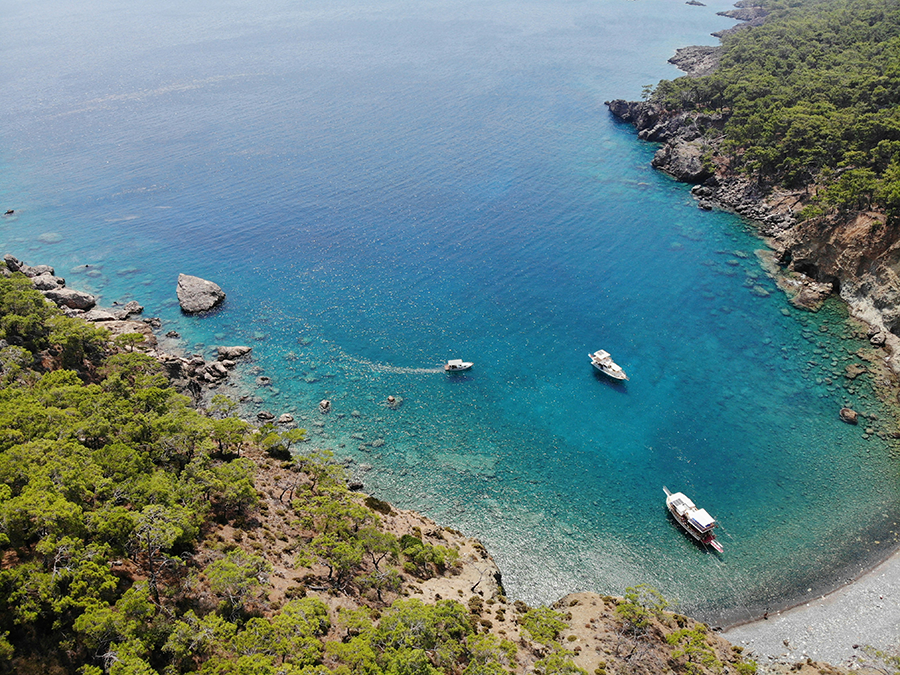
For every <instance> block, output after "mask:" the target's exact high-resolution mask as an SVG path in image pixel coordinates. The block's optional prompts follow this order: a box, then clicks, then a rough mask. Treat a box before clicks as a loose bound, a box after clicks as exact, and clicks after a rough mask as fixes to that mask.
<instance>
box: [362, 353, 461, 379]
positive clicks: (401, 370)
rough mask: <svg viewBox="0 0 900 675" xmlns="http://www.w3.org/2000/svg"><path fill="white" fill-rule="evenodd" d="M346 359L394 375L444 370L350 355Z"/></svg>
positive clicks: (423, 373) (430, 372) (431, 372)
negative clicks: (388, 362) (406, 365)
mask: <svg viewBox="0 0 900 675" xmlns="http://www.w3.org/2000/svg"><path fill="white" fill-rule="evenodd" d="M347 360H349V361H353V362H354V363H358V364H359V365H361V366H365V367H367V368H370V369H372V370H374V371H375V372H376V373H391V374H394V375H432V374H434V373H442V372H444V369H443V368H405V367H402V366H390V365H388V364H386V363H375V362H374V361H368V360H366V359H358V358H355V357H352V356H347Z"/></svg>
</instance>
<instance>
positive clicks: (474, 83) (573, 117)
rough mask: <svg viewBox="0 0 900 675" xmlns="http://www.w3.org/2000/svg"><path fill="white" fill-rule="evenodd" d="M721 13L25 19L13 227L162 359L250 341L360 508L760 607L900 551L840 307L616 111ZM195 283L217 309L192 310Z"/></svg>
mask: <svg viewBox="0 0 900 675" xmlns="http://www.w3.org/2000/svg"><path fill="white" fill-rule="evenodd" d="M727 8H728V4H727V3H724V2H711V3H708V6H707V7H695V6H689V5H671V4H670V3H665V2H662V0H640V1H639V2H621V3H619V2H599V3H597V2H595V3H589V2H581V1H576V2H562V1H561V0H547V1H545V2H525V3H511V2H502V1H490V2H486V3H484V2H482V3H467V2H444V3H438V2H424V3H417V4H416V5H414V6H410V5H407V4H404V3H399V2H391V1H390V0H384V1H377V2H376V1H371V2H362V3H341V2H337V3H335V2H331V3H322V2H311V3H307V4H304V5H302V6H297V5H295V4H291V3H287V2H274V1H267V2H263V3H255V4H253V5H250V4H249V3H246V2H245V1H244V0H232V1H231V2H225V3H215V4H213V3H199V4H196V5H192V6H191V7H189V8H185V7H183V6H181V5H179V4H176V3H172V2H162V3H155V4H154V7H152V8H135V7H132V6H130V5H125V4H123V3H121V2H118V1H116V0H101V1H99V2H97V3H92V4H91V5H89V6H84V7H78V8H71V7H68V6H67V5H66V4H65V3H62V2H58V1H56V0H39V1H38V2H35V3H30V4H29V5H27V6H23V7H19V8H17V9H16V10H15V12H14V13H15V15H16V16H15V20H16V22H17V25H18V26H19V29H18V32H17V34H18V35H19V36H21V40H20V41H18V42H17V43H16V44H15V45H13V44H12V43H10V42H8V43H6V44H4V45H3V46H2V47H0V49H2V50H3V58H4V62H5V63H7V64H9V67H8V68H7V69H6V72H5V73H4V82H3V84H4V91H5V92H6V97H7V101H8V102H9V106H8V107H7V109H6V110H4V111H3V112H2V113H0V133H2V138H3V147H4V148H5V150H4V152H3V155H2V162H3V168H4V172H3V175H4V181H3V184H2V187H0V194H2V197H3V200H4V201H3V205H4V209H3V210H5V209H6V208H14V209H15V210H16V214H15V216H14V217H12V218H7V219H4V220H3V221H2V222H0V240H2V242H3V249H4V252H7V251H8V252H11V253H13V254H14V255H16V256H18V257H20V258H22V259H24V260H26V261H27V262H29V263H32V264H35V263H47V264H52V265H54V266H55V267H56V269H57V273H58V274H60V275H61V276H64V277H66V278H67V282H68V284H69V285H70V286H72V287H76V288H82V289H84V290H89V291H92V292H95V293H98V294H100V295H101V296H102V304H105V305H107V306H108V305H110V304H112V302H113V301H125V300H129V299H132V298H134V299H137V300H139V301H140V302H141V304H143V305H145V307H147V313H148V314H150V315H158V316H160V317H161V318H162V320H163V322H164V327H163V332H165V331H169V330H175V331H177V332H178V333H180V335H181V339H180V340H178V341H177V342H176V343H174V344H171V345H170V346H171V347H173V348H176V347H177V348H180V349H182V350H184V351H187V352H200V353H209V352H210V350H211V349H212V347H213V346H214V345H218V344H249V345H251V346H253V348H254V352H253V361H252V363H251V364H250V365H249V366H248V368H247V369H246V371H245V372H244V380H243V384H242V385H241V392H240V393H245V394H246V395H248V396H249V397H250V400H249V401H248V404H247V406H246V413H247V414H249V415H255V413H256V412H258V411H259V410H263V409H267V410H271V411H272V412H274V413H275V414H276V415H277V414H280V413H283V412H290V413H292V414H294V415H295V417H296V418H297V419H298V421H299V422H300V423H301V424H302V426H304V427H305V428H307V429H308V430H309V435H310V438H311V440H310V444H311V445H314V446H319V447H327V448H330V449H332V450H334V451H335V453H336V454H337V456H338V457H339V458H342V459H346V460H347V461H348V462H349V464H348V466H349V467H350V470H351V472H352V473H353V474H354V475H355V476H356V477H358V478H359V479H360V480H362V482H363V483H364V484H365V486H366V490H367V491H370V492H372V493H374V494H376V495H377V496H379V497H380V498H382V499H386V500H389V501H391V502H393V503H394V504H396V505H397V506H398V507H401V508H415V509H417V510H420V511H422V512H424V513H426V514H428V515H429V516H431V517H433V518H435V519H436V520H438V521H439V522H441V523H442V524H446V525H450V526H452V527H455V528H458V529H460V530H463V531H465V532H467V533H469V534H472V535H474V536H478V537H480V538H481V539H482V540H483V541H484V542H485V544H486V546H487V547H488V550H489V551H491V552H492V554H493V555H494V556H495V558H496V560H497V562H498V564H499V566H500V568H501V569H502V570H503V574H504V584H505V587H506V590H507V593H508V594H509V595H510V597H512V598H521V599H523V600H525V601H527V602H529V603H540V602H552V601H553V600H555V599H556V598H558V597H560V596H561V595H563V594H565V593H567V592H570V591H575V590H594V591H598V592H601V593H603V592H608V593H621V592H622V591H623V590H624V588H625V587H626V586H629V585H633V584H636V583H649V584H651V585H653V586H655V587H657V588H658V589H659V590H660V591H662V592H663V594H664V595H666V596H667V597H669V598H671V599H672V600H675V601H677V602H678V603H679V606H680V608H681V611H684V612H685V613H690V614H693V615H696V616H699V617H701V618H704V619H707V620H709V621H713V622H717V623H728V622H734V621H740V620H743V619H746V618H750V617H751V616H753V615H758V614H761V613H762V611H764V610H765V609H766V608H770V609H774V608H776V607H779V606H782V605H785V604H790V603H792V602H797V601H800V600H802V599H804V598H806V597H810V596H811V595H815V594H817V593H820V592H822V591H823V590H824V589H826V588H829V587H833V586H834V585H837V584H839V583H841V582H843V581H846V580H847V579H848V578H850V577H852V576H854V575H855V574H857V573H858V572H859V570H861V569H863V568H864V567H867V566H868V565H870V564H871V563H872V562H873V561H875V560H877V559H880V558H881V557H883V556H884V555H886V554H887V553H888V552H889V551H890V550H892V548H893V547H894V546H895V545H896V538H895V534H894V533H895V532H896V529H897V528H896V522H897V516H898V513H897V511H898V504H900V499H898V497H900V494H898V481H897V472H898V464H897V461H896V458H895V457H894V456H893V455H892V447H891V445H890V443H889V441H888V440H886V439H887V438H888V437H889V432H890V431H891V430H892V426H891V417H890V415H891V412H890V411H889V410H885V409H883V408H882V406H881V405H880V404H879V403H878V401H877V399H876V397H875V395H874V390H873V387H874V385H875V382H874V379H873V376H872V375H869V374H866V375H861V376H860V377H858V378H856V379H855V380H847V379H846V378H845V377H844V375H843V373H844V369H845V367H846V366H847V365H850V364H854V363H864V361H863V358H862V356H860V350H864V351H863V352H862V355H863V356H871V358H877V354H873V353H870V352H867V351H865V350H867V349H868V347H867V343H866V342H865V340H864V339H861V338H860V336H859V334H858V329H857V328H856V327H854V326H853V325H852V324H851V323H850V322H849V321H848V320H847V317H846V315H845V314H844V312H843V310H842V308H841V306H840V305H839V304H837V303H832V304H829V305H828V306H827V307H826V308H824V309H823V310H822V311H821V312H819V313H818V314H815V315H813V314H806V313H802V312H799V311H798V310H795V309H793V308H792V307H790V306H789V305H788V304H787V302H786V300H785V299H784V297H783V296H782V294H781V293H780V292H779V291H778V290H777V288H776V286H775V284H774V283H773V282H772V281H771V279H769V278H768V277H767V276H766V274H765V272H764V271H763V268H762V267H761V265H760V263H759V261H758V258H757V251H758V250H759V249H761V248H763V245H762V244H761V242H760V241H759V240H758V239H756V238H755V237H754V236H753V233H752V231H751V230H750V229H749V228H748V227H746V226H745V225H744V224H743V223H741V222H740V221H739V220H738V219H737V218H735V217H734V216H732V215H730V214H726V213H720V212H713V213H707V212H702V211H700V210H698V209H697V208H696V205H695V202H694V200H693V199H692V198H691V196H690V194H689V192H688V190H687V186H684V185H680V184H677V183H674V182H673V181H671V180H670V179H668V178H667V177H666V176H664V175H661V174H659V173H657V172H655V171H653V170H652V169H651V168H650V165H649V161H650V158H651V157H652V153H653V151H654V147H653V146H651V145H649V144H644V143H641V142H639V141H637V140H635V138H634V135H633V133H632V131H631V129H629V128H627V127H625V126H623V125H620V124H617V123H615V122H614V121H613V120H612V119H611V118H610V117H609V116H608V114H607V112H606V110H605V108H604V106H603V101H604V100H608V99H611V98H616V97H629V96H631V97H635V96H637V95H638V94H639V92H640V89H641V87H642V86H643V85H645V84H648V83H654V82H656V81H657V80H659V79H660V78H662V77H667V78H672V77H676V76H677V75H678V73H677V71H675V70H674V68H672V67H671V66H668V65H667V64H666V59H667V58H668V57H669V56H670V55H671V54H672V53H673V52H674V49H675V48H676V47H680V46H684V45H688V44H698V43H705V44H712V43H713V42H714V39H713V38H711V37H710V36H709V33H710V32H712V31H714V30H720V29H722V28H725V27H728V26H729V25H730V24H731V21H729V20H727V19H724V18H722V17H718V16H716V14H715V12H716V11H720V10H724V9H727ZM85 264H89V265H90V267H88V268H85V267H83V265H85ZM179 272H184V273H188V274H194V275H198V276H202V277H205V278H209V279H212V280H214V281H216V282H217V283H218V284H219V285H220V286H222V288H223V289H224V290H225V291H226V292H227V293H228V299H227V301H226V303H225V305H224V306H223V307H222V309H221V310H219V311H217V312H215V313H214V314H212V315H210V316H206V317H187V316H183V315H182V314H181V313H180V311H179V309H178V305H177V301H176V300H175V293H174V290H175V281H176V279H177V275H178V273H179ZM601 348H602V349H606V350H608V351H609V352H610V353H611V354H612V355H613V358H614V359H615V360H616V361H617V362H618V363H619V364H620V365H622V366H623V367H624V368H625V370H626V372H628V374H629V376H630V378H631V380H630V381H629V382H627V383H625V384H624V385H616V384H615V383H612V382H610V381H608V380H606V379H604V378H603V377H602V376H600V375H599V374H597V373H596V371H594V370H593V369H592V368H591V366H590V364H589V361H588V357H587V355H588V353H589V352H591V351H595V350H597V349H601ZM448 358H464V359H465V360H471V361H474V362H475V367H474V368H473V369H472V370H471V371H469V372H467V373H460V374H456V375H455V376H453V377H449V376H447V375H445V374H444V373H443V372H441V371H440V365H441V363H442V362H444V361H445V360H446V359H448ZM259 375H265V376H267V377H269V378H271V383H270V385H269V386H265V387H256V386H255V384H254V383H255V378H256V377H258V376H259ZM388 395H393V396H396V397H398V398H400V399H402V405H400V406H399V407H397V408H391V407H388V406H387V405H386V403H385V401H386V398H387V396H388ZM323 398H328V399H330V400H331V401H332V403H333V411H332V413H330V414H329V415H327V416H323V415H320V414H319V413H318V412H317V404H318V401H320V400H321V399H323ZM843 405H850V406H851V407H853V408H854V409H857V410H859V411H860V412H863V413H865V415H867V416H868V417H867V419H866V421H865V422H864V423H863V424H861V425H860V426H858V427H852V426H849V425H846V424H844V423H842V422H841V421H840V420H839V419H838V415H837V412H838V410H839V409H840V407H841V406H843ZM872 417H874V419H872ZM868 428H871V429H872V432H873V433H867V432H866V429H868ZM879 434H880V435H879ZM663 485H666V486H667V487H669V488H670V489H672V490H678V491H683V492H685V493H687V494H688V495H689V496H691V497H692V498H693V499H694V500H695V501H697V503H698V504H700V505H702V506H704V507H705V508H707V509H708V510H709V511H710V512H711V513H713V514H714V515H715V516H716V517H717V518H718V519H719V520H720V522H721V524H722V533H721V534H720V537H719V538H720V540H721V541H722V543H723V545H724V546H725V553H724V554H723V555H720V556H716V555H711V554H708V553H707V552H705V551H704V550H702V549H700V548H697V546H695V545H694V544H693V543H692V542H691V540H689V539H688V538H687V537H685V536H684V535H683V533H681V532H680V531H679V530H678V529H677V528H676V527H675V525H674V524H673V523H672V522H671V521H670V520H669V519H668V517H667V516H666V511H665V507H664V502H663V491H662V487H663Z"/></svg>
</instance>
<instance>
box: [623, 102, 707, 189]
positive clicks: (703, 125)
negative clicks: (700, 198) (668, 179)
mask: <svg viewBox="0 0 900 675" xmlns="http://www.w3.org/2000/svg"><path fill="white" fill-rule="evenodd" d="M606 105H607V106H608V107H609V111H610V112H611V113H612V114H613V115H615V116H616V117H618V118H619V119H621V120H622V121H623V122H629V123H631V124H633V125H634V126H635V128H636V129H637V130H638V138H640V139H641V140H644V141H651V142H655V143H662V145H661V146H660V148H659V150H657V151H656V154H655V155H654V156H653V161H652V164H653V166H654V167H655V168H657V169H660V170H662V171H665V172H666V173H668V174H670V175H671V176H673V177H674V178H676V179H677V180H680V181H683V182H686V183H701V182H703V181H705V180H707V179H708V178H710V177H712V176H713V175H714V173H715V166H713V165H712V164H711V163H710V162H709V161H708V160H707V157H708V156H710V155H711V154H712V153H711V151H712V150H713V147H714V146H713V145H712V141H711V140H710V138H714V137H716V136H717V135H719V134H720V133H721V130H722V127H723V126H724V123H725V117H724V116H723V115H722V114H719V113H710V114H706V113H702V114H701V113H697V112H692V113H690V114H689V113H671V112H669V111H667V110H666V109H665V108H663V107H662V106H659V105H657V104H654V103H650V102H646V101H623V100H621V99H618V100H615V101H607V103H606ZM711 132H712V133H711Z"/></svg>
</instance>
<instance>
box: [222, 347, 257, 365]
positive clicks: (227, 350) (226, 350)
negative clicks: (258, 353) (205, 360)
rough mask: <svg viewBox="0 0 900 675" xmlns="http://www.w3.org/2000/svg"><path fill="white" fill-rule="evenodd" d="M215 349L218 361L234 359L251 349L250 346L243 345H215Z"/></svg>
mask: <svg viewBox="0 0 900 675" xmlns="http://www.w3.org/2000/svg"><path fill="white" fill-rule="evenodd" d="M216 349H217V351H218V353H219V357H218V358H219V361H234V360H235V359H239V358H240V357H242V356H245V355H247V354H249V353H250V352H251V351H253V348H252V347H245V346H242V345H237V346H234V347H217V348H216Z"/></svg>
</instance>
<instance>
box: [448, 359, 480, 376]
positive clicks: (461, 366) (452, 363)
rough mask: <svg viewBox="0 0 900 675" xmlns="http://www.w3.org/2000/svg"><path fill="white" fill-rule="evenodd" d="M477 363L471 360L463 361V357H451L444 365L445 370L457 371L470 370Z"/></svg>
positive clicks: (449, 371)
mask: <svg viewBox="0 0 900 675" xmlns="http://www.w3.org/2000/svg"><path fill="white" fill-rule="evenodd" d="M474 365H475V364H474V363H472V362H471V361H463V360H462V359H450V360H449V361H447V363H446V364H445V365H444V370H445V371H446V372H448V373H455V372H456V371H458V370H468V369H469V368H471V367H472V366H474Z"/></svg>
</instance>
